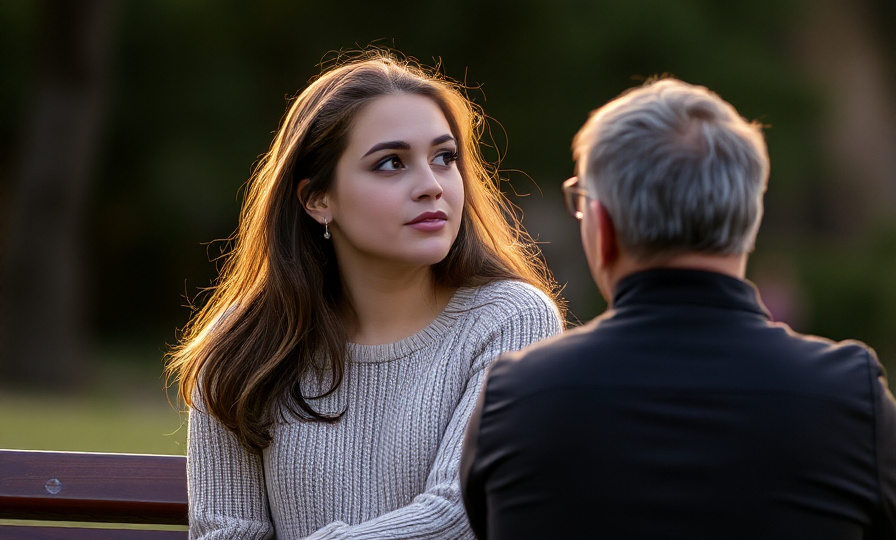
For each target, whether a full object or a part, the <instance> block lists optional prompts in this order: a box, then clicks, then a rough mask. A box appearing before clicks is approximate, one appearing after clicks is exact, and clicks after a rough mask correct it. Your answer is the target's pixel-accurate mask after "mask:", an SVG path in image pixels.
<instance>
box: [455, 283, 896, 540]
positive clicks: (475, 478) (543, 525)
mask: <svg viewBox="0 0 896 540" xmlns="http://www.w3.org/2000/svg"><path fill="white" fill-rule="evenodd" d="M461 486H462V490H463V497H464V503H465V505H466V508H467V512H468V515H469V518H470V522H471V524H472V526H473V530H474V531H475V532H476V534H477V535H478V537H479V538H483V539H484V538H489V539H491V540H505V539H512V540H526V539H529V538H532V539H548V538H563V539H575V538H606V539H612V540H618V539H650V540H656V539H663V538H682V539H684V538H687V539H713V540H715V539H732V538H735V539H738V538H744V539H746V538H750V539H757V540H769V539H776V538H787V539H813V540H825V539H859V538H887V539H892V538H896V522H894V519H896V518H894V512H896V510H894V509H896V402H894V399H893V396H892V395H891V394H890V393H889V391H888V390H887V386H886V381H885V379H884V375H883V369H882V367H881V365H880V364H879V362H878V361H877V358H876V357H875V355H874V352H873V351H872V350H870V349H869V348H867V347H866V346H864V345H863V344H861V343H858V342H843V343H839V344H838V343H833V342H831V341H829V340H826V339H821V338H815V337H807V336H802V335H799V334H796V333H794V332H793V331H792V330H790V329H789V328H788V327H787V326H786V325H783V324H777V323H774V322H771V321H770V318H769V316H768V314H767V312H766V311H765V309H764V307H763V306H762V304H761V302H760V301H759V298H758V295H757V293H756V291H755V289H754V288H753V287H752V285H750V284H749V283H747V282H745V281H741V280H738V279H735V278H732V277H728V276H725V275H722V274H716V273H712V272H702V271H692V270H666V269H663V270H649V271H645V272H641V273H638V274H635V275H632V276H628V277H627V278H625V279H624V280H622V282H621V283H620V284H619V286H618V288H617V291H616V296H615V298H614V302H613V309H612V310H609V311H608V312H607V313H606V314H604V315H603V316H601V317H600V318H598V319H597V320H595V321H592V322H591V323H589V324H588V325H586V326H583V327H581V328H578V329H576V330H573V331H570V332H567V333H566V334H563V335H562V336H558V337H556V338H553V339H550V340H547V341H544V342H541V343H539V344H536V345H534V346H532V347H530V348H528V349H525V350H523V351H520V352H517V353H512V354H508V355H505V356H503V357H502V358H500V359H499V360H498V361H497V362H496V363H495V364H494V366H493V367H492V369H491V371H490V374H489V377H488V379H487V382H486V387H485V390H484V391H483V394H482V396H480V404H479V407H478V408H477V410H476V412H475V413H474V415H473V418H472V420H471V422H470V426H469V428H468V432H467V440H466V443H465V448H464V454H463V459H462V462H461Z"/></svg>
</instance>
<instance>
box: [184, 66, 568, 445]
mask: <svg viewBox="0 0 896 540" xmlns="http://www.w3.org/2000/svg"><path fill="white" fill-rule="evenodd" d="M395 93H408V94H417V95H423V96H426V97H429V98H430V99H432V100H433V101H434V102H435V103H437V104H438V105H439V107H440V108H441V110H442V112H443V113H444V114H445V117H446V119H447V121H448V124H449V126H450V128H451V131H452V134H453V135H454V137H455V139H456V140H457V143H458V149H459V152H458V154H459V158H458V160H457V164H458V165H457V166H458V167H459V170H460V173H461V176H462V177H463V182H464V193H465V197H464V208H463V216H462V220H461V225H460V231H459V233H458V236H457V239H456V240H455V242H454V244H453V245H452V247H451V249H450V251H449V253H448V255H447V257H446V258H445V259H444V260H442V261H441V262H439V263H438V264H436V265H434V266H433V276H434V278H435V279H434V281H435V283H436V284H438V285H444V286H449V287H459V286H475V285H480V284H484V283H487V282H489V281H492V280H495V279H516V280H521V281H524V282H527V283H530V284H532V285H534V286H536V287H538V288H539V289H541V290H542V291H544V292H545V293H547V294H548V295H549V296H551V297H553V298H555V299H556V283H555V282H554V280H553V278H552V276H551V274H550V272H549V271H548V270H547V268H546V266H545V264H544V262H543V261H542V259H541V257H540V253H539V251H538V249H537V247H536V246H535V244H534V242H533V241H532V239H531V238H530V237H529V236H528V235H527V234H526V233H525V232H524V231H523V229H522V227H521V226H520V224H519V221H518V219H517V218H516V214H515V212H514V211H513V208H512V207H511V205H510V203H509V202H508V201H507V199H506V198H505V197H504V196H503V195H502V193H501V192H500V190H499V188H498V178H497V175H496V172H495V169H494V168H490V167H489V166H488V165H487V164H486V162H485V160H484V159H483V158H482V155H481V153H480V151H479V139H480V137H481V136H482V134H483V129H484V125H485V117H484V116H483V114H482V113H481V110H480V109H479V107H478V106H476V105H475V104H473V103H472V102H471V101H470V100H469V99H467V98H466V97H465V95H464V94H463V88H462V87H461V86H460V85H459V84H457V83H454V82H452V81H450V80H448V79H447V78H445V77H444V76H442V75H441V74H439V73H438V72H437V71H435V70H426V69H424V68H423V67H421V66H420V65H419V64H417V63H416V62H415V61H413V60H411V59H407V58H403V57H400V56H398V55H396V54H395V53H392V52H389V51H384V50H381V49H374V50H367V51H361V52H359V53H356V54H355V55H353V57H351V58H349V59H348V60H342V61H341V62H339V63H338V65H337V66H336V67H334V68H333V69H330V70H329V71H326V72H325V73H323V74H322V75H320V76H319V77H318V78H317V79H316V80H314V81H313V82H312V83H311V84H310V85H309V86H308V87H307V88H306V89H305V91H303V92H302V93H301V94H300V95H299V96H298V97H297V98H296V99H295V100H294V102H293V103H292V106H291V107H290V108H289V111H288V113H287V114H286V116H285V118H284V119H283V122H282V125H281V127H280V129H279V131H278V132H277V134H276V136H275V138H274V141H273V143H272V145H271V148H270V151H269V152H268V153H267V154H266V155H265V156H264V157H263V158H262V160H261V162H260V164H259V166H258V167H257V169H256V170H255V172H254V174H253V175H252V178H251V180H250V182H249V186H248V190H247V192H246V195H245V200H244V203H243V207H242V211H241V214H240V222H239V226H238V228H237V231H236V233H235V235H234V237H233V249H232V251H231V252H230V253H229V254H228V256H227V258H226V262H225V264H224V266H223V268H222V270H221V273H220V276H219V278H218V281H217V284H216V286H215V287H214V288H213V289H212V291H211V295H210V297H209V299H208V301H207V302H206V304H205V305H204V307H202V308H201V309H199V310H198V311H197V312H196V313H195V314H194V316H193V318H192V320H191V321H190V322H189V323H188V324H187V326H186V327H185V328H184V330H183V336H182V338H181V340H180V343H179V344H178V345H177V346H176V347H175V348H173V349H172V351H171V352H170V353H169V355H168V364H167V373H168V375H169V377H172V378H174V379H176V380H177V381H179V383H180V388H179V395H180V398H181V399H182V400H183V401H184V402H185V403H186V404H187V405H189V406H195V405H198V404H200V403H201V406H202V408H203V409H204V410H206V411H207V412H209V413H210V414H212V415H213V416H215V417H216V418H217V419H218V420H219V421H221V423H222V424H223V425H224V426H226V427H227V428H228V429H230V430H231V431H233V432H234V433H235V434H236V435H237V437H238V438H239V440H240V441H241V442H242V443H243V444H244V445H245V446H246V447H248V448H249V449H252V450H254V451H260V450H261V449H263V448H265V447H266V446H268V444H270V441H271V433H270V428H271V425H272V423H273V422H274V421H275V420H276V411H277V410H278V407H279V405H280V404H281V403H282V404H283V405H285V406H286V407H287V408H288V409H289V410H290V411H291V412H292V413H293V414H295V415H296V416H298V417H299V418H302V419H305V420H310V421H324V422H331V421H336V420H338V418H339V415H336V416H329V415H326V414H322V413H320V412H318V411H316V410H315V409H314V407H313V406H312V404H311V401H313V400H314V399H315V398H318V397H321V396H319V395H306V394H305V393H303V388H302V385H301V381H303V379H305V378H306V377H309V376H311V377H317V379H318V380H319V381H328V383H329V384H328V385H324V386H323V387H324V388H327V390H326V391H325V392H324V394H323V395H327V394H329V393H332V392H333V391H335V390H336V389H337V388H338V387H339V385H340V384H341V383H342V378H343V374H344V371H345V343H346V340H347V330H346V318H345V316H344V314H345V313H346V312H347V310H348V311H349V312H350V307H348V306H347V302H346V301H345V298H344V296H343V295H344V293H343V290H342V286H341V282H340V278H339V264H338V261H337V260H336V255H335V253H334V250H333V247H332V244H331V243H329V242H327V241H326V240H324V238H323V236H322V234H321V232H322V231H321V229H320V224H319V223H317V222H316V221H314V220H313V219H312V218H311V217H310V216H309V215H308V214H307V213H306V212H305V210H304V203H305V202H306V201H308V200H311V198H312V197H315V196H318V195H321V194H324V193H326V192H327V190H328V189H330V186H331V184H332V181H333V171H334V169H335V166H336V162H337V161H338V160H339V158H340V156H341V155H342V153H343V151H344V149H345V147H346V145H347V140H348V136H349V133H350V130H351V128H352V122H353V120H354V118H355V116H356V115H357V114H358V112H359V111H360V110H361V109H362V108H363V107H364V106H365V105H366V104H368V103H370V102H371V101H372V100H373V99H376V98H377V97H379V96H383V95H387V94H395ZM306 178H307V179H309V180H310V181H309V182H308V184H307V185H306V186H305V187H304V188H303V189H302V191H301V200H300V196H298V195H297V191H298V184H299V182H300V181H302V180H303V179H306ZM197 400H198V403H197Z"/></svg>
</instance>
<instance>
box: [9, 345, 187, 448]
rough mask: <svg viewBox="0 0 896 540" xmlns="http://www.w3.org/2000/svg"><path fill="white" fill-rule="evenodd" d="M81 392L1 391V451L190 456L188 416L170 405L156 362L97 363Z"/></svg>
mask: <svg viewBox="0 0 896 540" xmlns="http://www.w3.org/2000/svg"><path fill="white" fill-rule="evenodd" d="M98 363H99V365H98V366H97V367H96V368H95V369H93V370H92V371H93V372H94V373H99V374H101V375H100V376H97V377H95V378H94V380H93V382H92V383H91V385H90V386H89V387H88V388H85V389H84V390H82V391H81V392H78V393H76V394H55V393H47V392H24V391H21V390H16V389H15V388H12V389H10V388H9V387H7V386H4V387H2V389H0V448H11V449H19V450H64V451H80V452H125V453H136V454H178V455H183V454H185V453H186V416H185V415H182V414H180V413H179V412H178V411H177V410H176V409H175V408H174V407H173V406H172V405H171V404H170V403H169V401H168V396H167V395H166V393H165V391H164V389H163V385H162V381H161V375H160V372H161V367H160V363H159V361H158V360H156V359H149V360H144V361H139V360H138V361H127V362H125V361H117V362H111V361H108V360H107V361H105V362H103V361H98Z"/></svg>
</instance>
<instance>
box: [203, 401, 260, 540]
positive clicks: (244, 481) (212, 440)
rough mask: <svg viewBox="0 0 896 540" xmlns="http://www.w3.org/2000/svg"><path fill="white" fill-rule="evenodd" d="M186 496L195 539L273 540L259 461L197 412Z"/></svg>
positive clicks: (207, 415)
mask: <svg viewBox="0 0 896 540" xmlns="http://www.w3.org/2000/svg"><path fill="white" fill-rule="evenodd" d="M187 493H188V499H189V520H190V538H191V539H203V540H206V539H207V540H213V539H219V538H220V539H223V538H241V539H267V538H273V535H274V527H273V525H272V523H271V519H270V517H269V510H268V502H267V494H266V491H265V484H264V471H263V467H262V463H261V457H260V456H258V455H255V454H252V453H250V452H249V451H248V450H246V449H245V448H244V447H243V446H242V445H241V444H240V443H239V441H238V440H237V438H236V436H235V435H234V434H233V433H231V432H230V431H228V430H227V429H226V428H225V427H224V426H223V425H221V424H220V423H219V422H218V421H217V420H216V419H215V418H214V417H212V416H211V415H209V414H207V413H205V412H202V411H201V410H199V409H196V408H192V409H190V418H189V431H188V436H187Z"/></svg>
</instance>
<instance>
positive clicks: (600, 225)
mask: <svg viewBox="0 0 896 540" xmlns="http://www.w3.org/2000/svg"><path fill="white" fill-rule="evenodd" d="M589 204H590V205H591V212H592V213H593V214H594V216H595V217H596V218H597V235H598V240H599V242H600V264H601V265H602V266H605V267H606V266H610V265H611V264H613V263H614V262H616V259H618V258H619V241H618V239H617V238H616V226H615V225H614V224H613V218H611V217H610V214H609V213H608V212H607V209H606V208H605V207H604V205H602V204H601V203H600V201H598V200H596V199H594V200H591V201H589Z"/></svg>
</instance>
